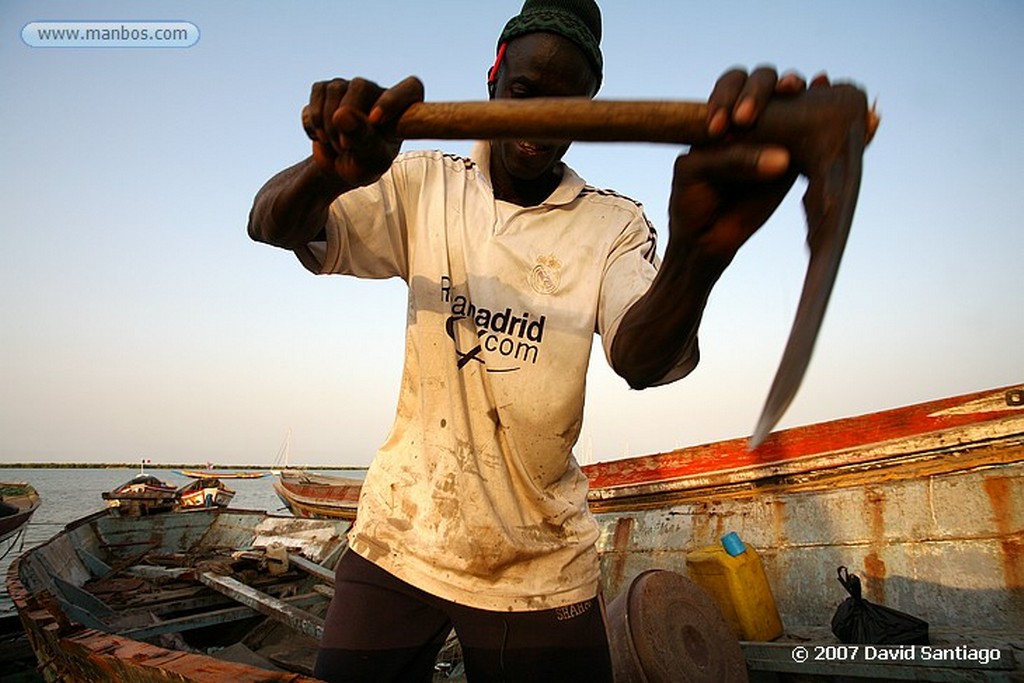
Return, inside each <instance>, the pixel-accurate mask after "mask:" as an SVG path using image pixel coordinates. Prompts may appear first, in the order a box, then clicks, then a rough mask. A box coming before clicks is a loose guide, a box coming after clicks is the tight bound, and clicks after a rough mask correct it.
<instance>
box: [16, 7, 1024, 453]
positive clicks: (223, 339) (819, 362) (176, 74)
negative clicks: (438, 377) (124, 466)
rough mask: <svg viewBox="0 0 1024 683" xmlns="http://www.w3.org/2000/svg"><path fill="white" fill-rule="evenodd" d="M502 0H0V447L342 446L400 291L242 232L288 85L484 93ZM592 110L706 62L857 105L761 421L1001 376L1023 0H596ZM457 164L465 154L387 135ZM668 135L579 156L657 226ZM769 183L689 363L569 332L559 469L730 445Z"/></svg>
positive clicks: (279, 141) (1018, 216)
mask: <svg viewBox="0 0 1024 683" xmlns="http://www.w3.org/2000/svg"><path fill="white" fill-rule="evenodd" d="M519 4H520V3H519V2H518V1H515V0H511V1H506V0H501V1H489V2H479V1H478V2H463V1H456V0H434V1H432V2H399V1H397V0H379V1H378V2H374V3H365V2H360V3H355V2H347V1H343V0H339V1H338V2H333V3H312V2H285V1H284V0H281V1H278V2H233V1H230V0H227V1H223V2H216V3H209V2H173V3H171V2H160V1H159V0H155V1H152V2H145V3H138V2H113V1H111V2H77V1H76V2H52V1H46V0H33V1H31V2H30V1H25V0H5V2H3V3H0V102H2V105H0V198H2V207H3V211H2V213H0V235H2V246H0V291H2V292H3V294H2V296H0V464H4V463H20V462H138V460H139V459H141V458H147V459H151V460H152V461H153V462H154V463H160V462H165V463H181V462H205V461H212V462H216V463H220V464H225V465H230V464H245V463H254V464H262V463H270V462H271V461H272V460H273V459H274V458H275V456H276V455H277V453H278V451H279V449H280V448H281V446H282V443H283V441H284V439H285V436H286V435H287V434H288V433H289V432H290V433H291V439H290V453H291V461H292V463H308V464H311V465H322V466H326V465H337V466H342V465H349V466H360V465H366V464H368V463H369V461H370V459H371V458H372V456H373V453H374V451H375V450H376V448H377V446H378V445H379V444H380V443H381V442H382V441H383V440H384V438H385V437H386V435H387V433H388V430H389V428H390V425H391V421H392V419H393V416H394V408H395V400H396V397H397V392H398V387H399V379H400V374H401V368H402V348H403V326H404V322H405V285H404V283H403V282H401V281H400V280H388V281H359V280H356V279H353V278H344V277H315V276H313V275H310V274H309V273H308V272H307V271H305V269H303V268H302V267H301V266H300V265H299V263H298V261H297V260H296V259H295V258H294V257H293V256H292V255H291V254H289V253H287V252H284V251H281V250H277V249H274V248H272V247H268V246H265V245H260V244H257V243H255V242H252V241H251V240H249V238H248V237H247V235H246V231H245V228H246V221H247V216H248V212H249V209H250V207H251V205H252V200H253V196H254V195H255V193H256V192H257V191H258V190H259V188H260V187H261V185H262V184H263V183H264V182H265V181H266V180H267V179H268V178H269V177H270V176H271V175H273V174H274V173H276V172H277V171H278V170H280V169H282V168H284V167H286V166H289V165H291V164H292V163H295V162H296V161H299V160H300V159H302V158H303V157H305V156H306V155H307V154H308V153H309V144H308V141H307V140H306V138H305V135H304V133H303V131H302V128H301V125H300V119H299V112H300V110H301V108H302V106H303V105H304V104H305V102H306V101H307V99H308V95H309V90H310V86H311V84H312V83H313V82H314V81H317V80H325V79H328V78H331V77H335V76H342V77H353V76H363V77H366V78H370V79H371V80H375V81H378V82H380V83H382V84H391V83H394V82H397V81H398V80H400V79H401V78H403V77H405V76H406V75H409V74H415V75H417V76H419V77H420V78H421V79H422V80H423V82H424V83H425V86H426V96H427V99H428V100H479V99H484V98H485V97H486V89H485V85H484V74H485V72H486V69H487V67H488V66H490V63H491V62H492V61H493V56H494V48H495V45H494V42H495V39H496V37H497V35H498V33H499V32H500V30H501V28H502V26H503V25H504V23H505V21H506V20H507V19H508V18H509V17H510V16H512V15H514V14H515V13H517V12H518V10H519ZM602 9H603V13H604V38H603V42H602V47H603V50H604V55H605V63H606V71H605V78H604V86H603V88H602V91H601V93H600V94H599V96H600V97H603V98H609V99H614V98H620V99H684V100H703V99H705V98H706V97H707V94H708V93H709V92H710V89H711V87H712V85H713V84H714V81H715V79H716V78H717V76H718V75H719V74H720V73H722V72H723V71H725V70H726V69H727V68H729V67H732V66H734V65H741V66H745V67H753V66H756V65H758V64H761V63H769V64H774V65H776V66H778V67H779V68H780V69H795V70H797V71H799V72H801V73H803V74H804V75H806V76H808V77H809V76H812V75H814V74H815V73H817V72H819V71H826V72H827V73H828V74H829V75H830V76H831V77H832V78H833V79H836V80H848V81H853V82H855V83H857V84H859V85H860V86H861V87H863V88H864V89H865V90H866V91H867V93H868V96H869V97H870V98H871V99H872V100H877V104H878V109H879V111H880V113H881V115H882V124H881V127H880V128H879V131H878V134H877V136H876V138H875V140H874V141H873V142H872V144H871V146H870V147H869V149H868V150H867V153H866V155H865V160H864V178H863V183H862V187H861V194H860V200H859V204H858V208H857V213H856V217H855V220H854V225H853V229H852V232H851V236H850V241H849V243H848V245H847V249H846V255H845V257H844V260H843V263H842V266H841V268H840V272H839V277H838V279H837V282H836V287H835V290H834V293H833V297H832V300H831V303H830V306H829V310H828V313H827V315H826V318H825V322H824V325H823V328H822V331H821V334H820V336H819V338H818V343H817V347H816V350H815V355H814V357H813V359H812V361H811V364H810V367H809V369H808V372H807V375H806V377H805V379H804V382H803V385H802V386H801V388H800V391H799V393H798V394H797V397H796V399H795V401H794V402H793V404H792V405H791V407H790V409H789V411H788V412H787V413H786V415H785V416H784V418H783V420H782V422H781V423H780V428H785V427H792V426H797V425H803V424H810V423H814V422H822V421H827V420H832V419H837V418H841V417H847V416H852V415H859V414H864V413H869V412H874V411H878V410H884V409H888V408H893V407H898V406H902V405H908V404H913V403H918V402H922V401H928V400H933V399H937V398H944V397H947V396H954V395H958V394H962V393H967V392H971V391H977V390H982V389H990V388H996V387H1002V386H1007V385H1011V384H1017V383H1020V382H1022V381H1024V303H1022V299H1024V297H1022V293H1024V286H1022V274H1024V266H1022V263H1024V225H1022V222H1024V221H1022V216H1024V127H1022V126H1021V125H1020V121H1019V117H1020V115H1021V112H1022V111H1024V85H1022V82H1021V79H1020V65H1021V64H1022V63H1024V41H1022V40H1021V39H1020V36H1021V35H1022V34H1024V3H1020V2H1017V1H1015V0H1004V1H997V0H977V1H971V2H967V1H966V0H964V1H960V2H950V1H942V0H927V1H923V0H901V1H900V2H892V1H891V0H884V1H878V0H869V1H866V2H858V3H850V2H839V1H820V0H814V1H811V0H807V1H795V0H791V1H788V2H775V3H760V2H738V1H735V0H732V1H730V0H726V1H723V2H715V3H709V2H681V1H678V0H672V1H668V0H663V1H657V2H639V1H634V0H628V1H627V0H605V2H604V3H603V7H602ZM57 20H61V21H113V22H120V21H131V22H135V21H156V20H163V21H177V22H189V23H191V24H192V25H194V27H196V28H198V31H199V38H198V40H197V41H196V42H195V44H193V45H191V46H190V47H170V48H167V47H165V48H143V47H134V48H109V47H97V48H77V47H76V48H71V47H66V48H48V47H32V46H29V45H28V44H26V42H25V41H24V40H23V37H22V36H23V29H24V28H25V27H26V25H28V24H30V23H31V22H44V21H57ZM421 147H442V148H444V149H446V150H449V151H452V152H457V153H464V152H466V151H468V149H469V143H468V142H454V143H450V142H449V143H439V142H431V141H421V142H416V143H407V145H406V149H416V148H421ZM683 151H685V150H684V149H682V148H678V147H673V146H668V145H636V144H615V145H610V144H589V145H584V144H577V145H574V146H573V148H572V149H571V150H570V152H569V154H568V155H567V157H566V161H567V163H569V164H570V165H571V166H572V167H573V168H575V169H576V170H577V171H578V172H579V173H580V174H581V175H582V176H583V177H584V178H586V179H587V181H588V182H589V183H591V184H593V185H597V186H602V187H608V188H612V189H614V190H616V191H618V192H620V193H623V194H626V195H629V196H631V197H633V198H635V199H637V200H638V201H640V202H642V203H643V204H644V206H645V208H646V211H647V213H648V216H649V217H650V219H651V220H652V221H653V222H654V224H655V225H656V226H657V227H658V229H659V235H660V238H661V244H660V248H661V249H663V248H664V240H665V238H666V236H667V209H666V207H667V202H668V190H669V183H670V180H671V170H672V163H673V160H674V158H675V156H676V155H678V154H679V153H681V152H683ZM801 193H802V187H801V186H800V184H799V183H798V186H797V187H796V188H794V190H793V192H791V194H790V196H789V197H788V198H787V199H786V201H785V203H784V204H783V205H782V206H781V207H780V209H779V210H778V211H777V212H776V214H775V216H773V218H772V219H771V220H770V221H769V223H768V224H767V225H766V226H765V227H764V228H763V229H762V230H761V231H760V232H759V233H758V234H757V235H756V236H755V237H754V238H753V239H752V240H751V241H750V242H749V243H748V244H747V245H745V246H744V248H743V249H742V250H741V252H740V254H739V256H738V257H737V258H736V259H735V260H734V262H733V263H732V265H731V266H730V268H729V270H728V271H727V272H726V274H725V276H723V278H722V280H721V281H720V282H719V283H718V285H717V287H716V289H715V291H714V292H713V294H712V297H711V300H710V302H709V304H708V309H707V312H706V315H705V318H704V321H703V324H702V327H701V335H700V338H701V347H702V361H701V364H700V366H699V367H698V368H697V370H695V371H694V373H693V374H691V375H690V376H689V377H688V378H686V379H684V380H682V381H680V382H676V383H674V384H672V385H669V386H666V387H660V388H656V389H648V390H645V391H640V392H637V391H633V390H630V389H629V388H628V387H627V386H626V384H625V382H624V381H623V380H621V379H620V378H618V377H617V376H616V375H615V374H614V373H613V372H612V371H611V370H610V369H609V367H608V365H607V363H606V361H605V359H604V356H603V354H602V353H601V351H600V346H599V345H598V346H596V347H595V353H594V355H593V357H592V362H591V370H590V373H589V376H588V394H587V408H586V413H585V419H584V424H583V432H582V436H581V439H580V442H579V444H578V448H577V455H578V457H579V458H580V459H581V460H585V461H589V460H593V461H602V460H615V459H619V458H624V457H628V456H634V455H644V454H650V453H657V452H664V451H669V450H672V449H676V448H681V447H685V446H690V445H696V444H701V443H708V442H712V441H717V440H721V439H729V438H735V437H743V436H747V435H749V434H750V432H751V430H752V429H753V426H754V424H755V422H756V420H757V417H758V415H759V413H760V410H761V406H762V404H763V402H764V399H765V396H766V395H767V392H768V388H769V386H770V384H771V380H772V377H773V376H774V373H775V370H776V367H777V365H778V361H779V358H780V357H781V353H782V349H783V346H784V344H785V340H786V337H787V335H788V333H789V328H790V325H791V322H792V318H793V314H794V312H795V308H796V303H797V301H798V299H799V294H800V286H801V283H802V280H803V276H804V272H805V268H806V256H807V250H806V247H805V244H804V235H805V229H804V217H803V213H802V208H801V206H800V202H799V198H800V194H801Z"/></svg>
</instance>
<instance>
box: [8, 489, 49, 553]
mask: <svg viewBox="0 0 1024 683" xmlns="http://www.w3.org/2000/svg"><path fill="white" fill-rule="evenodd" d="M39 503H40V500H39V494H38V493H37V492H36V490H35V489H34V488H32V485H31V484H28V483H26V482H7V481H2V482H0V555H3V554H4V552H5V551H6V550H7V549H8V548H5V547H4V544H5V542H6V541H8V540H10V541H11V543H10V545H11V546H13V545H14V543H15V541H16V540H17V538H18V535H19V534H20V533H21V531H22V530H23V529H24V528H25V525H27V524H28V521H29V519H31V518H32V515H33V514H34V513H35V511H36V508H38V507H39Z"/></svg>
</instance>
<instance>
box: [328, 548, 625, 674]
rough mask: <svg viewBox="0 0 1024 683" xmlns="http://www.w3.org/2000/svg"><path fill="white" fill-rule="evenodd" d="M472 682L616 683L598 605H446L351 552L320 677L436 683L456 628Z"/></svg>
mask: <svg viewBox="0 0 1024 683" xmlns="http://www.w3.org/2000/svg"><path fill="white" fill-rule="evenodd" d="M453 627H454V628H455V631H456V633H457V634H458V637H459V642H460V644H461V646H462V656H463V661H464V662H465V667H466V677H467V678H468V679H469V680H470V681H487V682H490V681H530V683H538V682H540V681H580V682H583V681H586V682H587V683H591V682H595V681H596V682H602V681H608V682H610V681H611V680H612V673H611V670H612V668H611V657H610V654H609V650H608V638H607V635H606V633H605V626H604V614H603V609H602V604H601V601H600V598H593V599H592V600H588V601H585V602H581V603H579V604H576V605H571V606H568V607H561V608H558V609H553V610H544V611H538V612H493V611H488V610H480V609H473V608H470V607H465V606H463V605H457V604H455V603H453V602H449V601H447V600H441V599H439V598H437V597H434V596H432V595H429V594H428V593H425V592H424V591H421V590H419V589H417V588H414V587H413V586H410V585H409V584H407V583H405V582H404V581H401V580H399V579H397V578H395V577H394V576H392V575H391V574H389V573H388V572H386V571H384V570H383V569H381V568H380V567H378V566H377V565H375V564H373V563H371V562H368V561H367V560H365V559H363V558H362V557H360V556H359V555H357V554H356V553H354V552H346V553H345V554H344V555H343V556H342V558H341V560H340V561H339V562H338V567H337V569H336V571H335V584H334V599H333V600H331V605H330V608H329V609H328V611H327V618H326V623H325V624H324V637H323V640H322V641H321V642H320V652H319V654H318V656H317V661H316V669H315V670H314V674H315V675H316V676H317V677H318V678H322V679H324V680H326V681H430V680H431V678H432V676H433V671H434V660H435V658H436V657H437V654H438V652H439V651H440V649H441V647H442V646H443V645H444V642H445V639H446V638H447V636H448V634H449V632H450V631H451V629H452V628H453Z"/></svg>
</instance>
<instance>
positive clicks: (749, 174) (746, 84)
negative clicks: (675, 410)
mask: <svg viewBox="0 0 1024 683" xmlns="http://www.w3.org/2000/svg"><path fill="white" fill-rule="evenodd" d="M827 85H828V81H827V79H825V78H824V77H819V78H817V79H816V80H815V81H814V83H813V84H812V87H827ZM804 88H805V83H804V81H803V79H801V78H800V77H798V76H796V75H795V74H787V75H786V76H784V77H783V78H782V79H781V80H780V79H779V78H778V76H777V74H776V72H775V70H774V69H771V68H767V67H762V68H760V69H757V70H755V71H754V72H753V73H751V74H750V75H749V76H748V75H747V73H746V72H745V71H740V70H732V71H729V72H727V73H726V74H724V75H723V76H722V77H721V78H720V79H719V80H718V82H717V83H716V85H715V89H714V91H713V92H712V95H711V98H710V99H709V100H708V130H709V132H710V133H711V134H712V135H713V136H715V137H716V138H718V139H720V140H721V142H719V143H716V144H714V145H709V146H707V147H703V148H694V149H691V150H690V152H689V153H688V154H683V155H681V156H680V157H679V158H678V159H677V160H676V164H675V172H674V174H673V179H672V197H671V199H670V202H669V241H668V245H667V246H666V250H665V258H664V259H663V262H662V265H661V268H660V269H659V271H658V274H657V276H656V277H655V279H654V282H653V283H652V284H651V287H650V289H648V291H647V293H645V294H644V296H643V297H641V298H640V299H639V300H637V301H636V303H634V304H633V305H632V306H631V307H630V309H629V310H628V311H627V312H626V314H625V316H624V317H623V319H622V322H621V323H620V325H619V329H618V332H617V333H616V336H615V340H614V342H613V344H612V352H611V357H612V365H613V367H614V368H615V370H616V372H618V373H619V374H620V375H621V376H622V377H624V378H625V379H626V381H627V382H628V383H629V385H630V386H631V387H633V388H634V389H643V388H646V387H649V386H652V385H653V384H655V383H657V382H658V381H659V380H661V379H662V378H664V377H665V375H666V374H667V373H668V372H669V371H671V370H672V369H673V368H674V367H675V366H676V365H677V363H679V361H681V360H682V359H683V358H684V357H686V356H689V358H690V362H691V364H692V365H696V360H697V357H696V354H697V353H698V351H697V331H698V328H699V327H700V321H701V318H702V317H703V314H704V308H705V306H706V304H707V301H708V297H709V296H710V294H711V290H712V288H713V287H714V285H715V283H716V282H717V281H718V279H719V278H720V277H721V275H722V273H723V272H724V271H725V269H726V267H728V265H729V263H730V262H731V261H732V259H733V257H734V256H735V255H736V253H737V251H738V250H739V248H740V247H741V246H742V245H743V244H744V243H745V242H746V241H747V240H748V239H749V238H750V237H751V236H752V235H753V234H754V233H755V232H756V231H757V230H758V229H759V228H760V227H761V226H762V225H763V224H764V222H765V221H767V220H768V217H769V216H771V214H772V213H773V212H774V211H775V209H776V208H777V207H778V205H779V203H780V202H781V201H782V199H783V198H784V197H785V196H786V193H787V192H789V189H790V188H791V187H792V185H793V181H794V180H795V179H796V174H795V173H793V172H792V171H791V170H790V168H789V153H788V151H787V150H785V149H784V148H781V147H774V146H761V145H750V144H746V143H744V142H742V131H743V129H744V128H747V127H749V126H751V125H752V124H753V123H754V122H755V121H756V120H757V115H758V114H759V113H760V111H762V110H763V108H764V105H765V104H766V103H767V101H768V100H769V99H770V98H771V97H772V96H773V95H785V94H791V93H795V92H800V91H802V90H803V89H804ZM733 133H738V134H739V135H738V136H734V135H733ZM692 365H691V367H692Z"/></svg>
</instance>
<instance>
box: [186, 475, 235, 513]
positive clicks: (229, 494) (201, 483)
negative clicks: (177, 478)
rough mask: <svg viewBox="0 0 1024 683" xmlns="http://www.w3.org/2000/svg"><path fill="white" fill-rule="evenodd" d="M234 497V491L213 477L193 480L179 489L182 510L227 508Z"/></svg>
mask: <svg viewBox="0 0 1024 683" xmlns="http://www.w3.org/2000/svg"><path fill="white" fill-rule="evenodd" d="M234 497H235V491H234V489H231V488H228V486H227V485H226V484H225V483H224V482H222V481H221V480H220V479H217V478H213V477H204V478H202V479H193V480H192V481H191V482H189V483H188V484H185V485H184V486H182V487H181V488H180V489H178V505H180V506H181V507H182V508H210V507H227V506H228V505H229V504H230V503H231V499H232V498H234Z"/></svg>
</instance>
